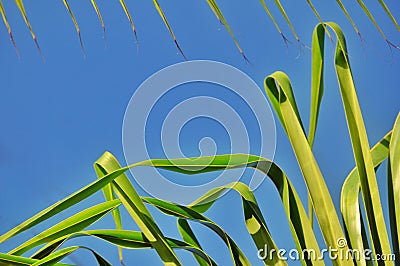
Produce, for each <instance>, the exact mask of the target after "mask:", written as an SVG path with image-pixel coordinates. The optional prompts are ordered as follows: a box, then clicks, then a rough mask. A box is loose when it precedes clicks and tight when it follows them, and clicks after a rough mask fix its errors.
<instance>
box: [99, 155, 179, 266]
mask: <svg viewBox="0 0 400 266" xmlns="http://www.w3.org/2000/svg"><path fill="white" fill-rule="evenodd" d="M95 165H96V167H97V168H98V169H101V171H102V172H103V174H105V175H107V174H109V173H112V172H114V171H118V170H119V169H121V166H120V165H119V163H118V161H117V160H116V159H115V157H114V156H113V155H112V154H111V153H109V152H106V153H104V154H103V155H102V156H101V157H100V158H99V159H98V160H97V161H96V162H95ZM135 165H137V164H135ZM133 166H134V165H132V166H129V167H133ZM112 186H113V190H114V192H115V194H116V195H117V196H118V198H119V199H120V200H121V202H122V204H123V205H124V206H125V208H126V209H127V211H128V213H129V214H130V215H131V216H132V218H133V220H134V221H135V222H136V223H137V225H138V226H139V228H140V229H141V230H142V231H143V233H144V234H145V236H146V237H147V239H149V241H150V242H151V243H152V246H153V247H154V248H155V250H156V251H157V253H158V254H159V256H160V258H161V260H162V261H163V262H164V263H171V264H176V265H181V263H180V261H179V259H178V257H177V256H176V254H175V253H174V251H173V250H172V249H171V247H170V246H169V245H168V243H167V242H166V240H165V237H164V235H163V234H162V232H161V230H160V229H159V227H158V226H157V224H156V222H155V221H154V219H153V218H152V216H151V214H150V212H149V211H148V210H147V208H146V206H145V205H144V203H143V202H142V200H141V199H140V197H139V195H138V194H137V192H136V190H135V189H134V187H133V185H132V183H131V182H130V180H129V179H128V177H127V176H126V175H125V174H121V175H120V176H119V177H117V178H116V179H115V181H113V183H112Z"/></svg>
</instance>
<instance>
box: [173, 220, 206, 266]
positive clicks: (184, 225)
mask: <svg viewBox="0 0 400 266" xmlns="http://www.w3.org/2000/svg"><path fill="white" fill-rule="evenodd" d="M177 223H178V230H179V233H180V234H181V236H182V239H183V240H184V241H185V242H187V243H189V244H191V245H193V246H195V247H197V248H199V249H202V247H201V245H200V242H199V241H198V240H197V238H196V235H195V234H194V232H193V230H192V228H191V227H190V225H189V222H188V221H187V220H185V219H183V218H178V222H177ZM193 256H194V258H195V259H196V261H197V263H198V264H199V265H200V266H206V265H208V263H207V262H205V261H204V260H203V259H202V258H201V257H200V256H198V255H196V254H194V255H193Z"/></svg>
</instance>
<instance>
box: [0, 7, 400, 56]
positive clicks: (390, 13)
mask: <svg viewBox="0 0 400 266" xmlns="http://www.w3.org/2000/svg"><path fill="white" fill-rule="evenodd" d="M62 1H63V3H64V5H65V6H66V8H67V11H68V12H69V14H70V16H71V19H72V21H73V23H74V26H75V29H76V31H77V34H78V38H79V41H80V45H81V48H82V51H83V52H84V49H83V43H82V37H81V34H80V29H79V26H78V21H77V19H76V18H75V16H74V13H73V11H72V9H71V8H70V6H69V4H68V2H67V1H66V0H62ZM331 1H333V0H331ZM335 1H336V3H337V5H338V7H339V10H341V12H343V13H344V14H345V16H346V18H347V19H348V21H349V22H350V23H351V25H352V27H353V28H354V30H355V31H356V33H357V34H358V35H359V36H360V38H361V32H360V30H359V28H358V27H357V25H356V22H357V21H356V20H357V19H356V18H355V17H353V16H351V12H350V11H349V10H348V9H347V8H346V7H345V5H344V3H343V2H342V0H335ZM356 1H357V3H358V4H359V6H360V8H361V9H362V10H363V12H364V14H365V15H366V16H367V17H368V18H369V20H370V21H371V23H372V24H373V25H374V27H375V28H376V29H377V31H378V32H379V34H380V35H381V36H382V38H383V39H384V40H385V41H386V42H387V43H388V44H389V45H390V47H394V48H396V49H399V50H400V47H399V46H398V45H397V44H395V43H394V42H392V41H391V40H390V38H389V37H388V36H387V35H386V33H385V29H384V28H383V27H382V25H380V24H379V21H378V19H377V18H376V17H374V16H373V13H372V12H371V10H370V9H369V8H368V7H367V5H366V4H365V3H364V1H362V0H356ZM119 2H120V4H121V7H122V9H123V11H124V13H125V16H126V17H127V18H128V20H129V23H130V25H131V27H132V31H133V33H134V36H135V39H136V42H137V41H138V38H137V31H136V28H135V25H134V23H133V19H132V16H131V13H130V12H129V10H128V8H127V6H126V4H125V1H124V0H119ZM206 2H207V4H208V6H209V7H210V9H211V11H212V12H213V13H214V15H215V16H216V18H217V19H218V21H219V22H220V23H221V24H223V25H224V27H225V28H226V30H227V32H228V33H229V35H230V36H231V38H232V40H233V42H234V44H235V46H236V47H237V49H238V50H239V52H240V54H242V55H243V57H244V58H245V59H246V57H245V55H244V51H243V49H242V47H241V46H240V44H239V40H238V39H237V37H236V36H235V34H234V31H233V30H232V29H231V27H230V25H229V24H228V22H227V19H226V18H225V16H224V15H223V13H222V10H221V9H220V8H219V6H218V4H217V2H216V1H215V0H206ZM15 3H16V4H17V6H18V8H19V10H20V11H21V15H22V17H23V19H24V21H25V23H26V25H27V27H28V28H29V31H30V33H31V35H32V38H33V40H34V41H35V43H36V45H37V47H38V49H39V51H40V47H39V44H38V41H37V38H36V35H35V34H34V32H33V29H32V26H31V24H30V22H29V20H28V16H27V12H26V11H25V8H24V5H23V1H22V0H15ZM91 3H92V6H93V8H94V10H95V12H96V14H97V16H98V18H99V21H100V23H101V26H102V29H103V32H104V37H105V24H104V21H103V17H102V16H101V13H100V9H99V8H98V6H97V3H96V1H95V0H91ZM260 3H261V7H262V8H263V9H264V10H265V11H266V13H267V14H268V16H269V18H270V19H271V21H272V23H273V24H274V26H275V28H276V29H277V30H278V32H279V34H280V35H281V36H282V38H283V40H284V41H285V43H286V44H287V42H288V38H286V35H285V34H284V32H283V30H282V27H281V25H279V23H278V20H277V19H276V17H275V14H273V12H272V11H271V9H270V8H269V7H268V6H267V4H266V2H265V0H260ZM305 3H306V4H307V5H308V7H309V8H310V9H311V10H312V12H313V14H314V15H315V17H316V18H317V19H318V21H319V22H320V23H321V22H322V21H323V20H325V19H324V17H323V14H321V13H320V12H318V8H317V7H316V6H315V5H314V4H313V3H312V1H311V0H306V1H305ZM153 4H154V7H155V8H156V10H157V12H158V14H159V15H160V17H161V18H162V20H163V22H164V24H165V26H166V28H167V30H168V31H169V33H170V35H171V37H172V39H173V42H174V43H175V45H176V47H177V49H178V51H179V52H180V54H182V56H183V57H184V58H185V59H186V56H185V54H184V52H183V49H182V48H181V46H180V45H179V43H178V40H177V38H176V36H175V33H174V31H173V30H172V27H171V25H170V23H169V21H168V20H167V16H166V15H165V12H164V10H163V9H162V7H161V5H160V3H159V1H158V0H153ZM274 4H275V5H276V7H277V9H278V10H279V12H280V15H282V16H283V18H284V21H285V22H286V24H287V25H288V26H289V29H290V31H291V32H292V34H293V36H294V38H295V39H296V41H297V42H300V36H299V35H298V34H297V32H296V30H295V24H296V21H294V22H292V19H291V18H290V15H289V14H288V13H287V12H286V9H285V8H284V6H283V4H282V3H281V1H280V0H274ZM379 4H380V6H381V7H382V9H383V10H384V12H385V14H386V15H387V16H388V17H389V18H390V21H391V22H392V23H393V25H394V26H395V27H396V28H397V30H398V31H400V26H399V24H398V23H397V20H396V17H395V15H396V14H395V15H393V13H394V12H393V11H392V10H391V9H390V8H389V7H388V6H387V5H386V3H385V2H384V0H379ZM286 5H289V3H287V4H286ZM286 8H287V6H286ZM0 13H1V15H2V18H3V21H4V23H5V26H6V28H7V31H8V33H9V36H10V39H11V42H12V44H13V46H14V47H15V48H16V45H15V42H14V39H13V36H12V33H11V27H10V25H9V22H8V20H7V17H6V11H5V10H4V8H3V5H2V3H1V1H0ZM322 25H324V24H322ZM324 27H325V26H324ZM328 36H329V37H330V35H329V33H328ZM16 49H17V48H16ZM17 53H18V50H17ZM40 53H41V51H40ZM246 60H247V59H246Z"/></svg>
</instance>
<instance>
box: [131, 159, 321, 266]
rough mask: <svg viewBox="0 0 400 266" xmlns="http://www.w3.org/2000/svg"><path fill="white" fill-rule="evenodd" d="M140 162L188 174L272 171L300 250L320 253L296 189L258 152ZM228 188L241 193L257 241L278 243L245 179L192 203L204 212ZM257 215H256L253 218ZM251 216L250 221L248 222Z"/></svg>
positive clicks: (249, 227)
mask: <svg viewBox="0 0 400 266" xmlns="http://www.w3.org/2000/svg"><path fill="white" fill-rule="evenodd" d="M137 165H138V166H139V165H147V166H153V167H157V168H162V169H166V170H170V171H174V172H180V173H185V174H197V173H204V172H210V171H218V170H225V169H234V168H241V167H252V168H255V169H257V170H259V171H261V172H262V173H264V174H266V175H268V176H269V177H270V178H271V180H272V181H273V183H274V185H275V186H276V189H277V191H278V192H279V194H280V196H281V200H282V203H283V206H284V209H285V212H286V215H287V218H288V221H289V225H290V228H291V231H292V234H293V238H294V240H295V243H296V247H297V249H298V251H299V252H302V251H303V250H304V249H313V250H315V252H316V255H318V254H319V247H318V243H317V241H316V239H315V236H314V233H313V230H312V227H311V224H310V222H309V220H308V217H307V214H306V212H305V210H304V207H303V204H302V203H301V201H300V198H299V197H298V195H297V193H296V190H295V189H294V187H293V185H292V184H291V182H290V180H289V179H288V178H287V176H286V175H285V173H284V172H283V171H282V170H281V169H280V168H279V166H277V165H276V164H274V163H273V162H271V161H269V160H267V159H263V158H260V157H258V156H254V155H246V154H229V155H216V156H214V157H208V156H205V157H199V158H184V159H153V160H149V161H144V162H141V163H138V164H137ZM228 189H235V190H236V191H237V192H239V193H240V194H241V196H242V201H243V205H244V208H245V210H244V212H245V218H246V224H247V226H248V230H249V232H252V233H253V234H252V233H251V234H252V236H253V238H255V239H254V240H255V242H256V245H257V246H258V245H262V247H264V244H265V243H266V242H265V241H269V243H270V245H274V244H273V240H272V239H270V236H269V232H268V229H267V226H266V224H265V221H264V219H263V218H262V214H261V211H260V210H259V208H258V205H257V203H256V201H255V198H254V196H253V194H252V192H251V191H250V190H249V189H248V188H247V186H245V185H244V184H242V183H240V184H236V185H234V184H231V185H227V186H225V187H220V188H216V189H213V190H211V191H210V192H208V193H206V194H205V195H204V196H203V197H201V198H200V199H199V200H197V201H196V202H194V203H193V204H191V207H190V208H191V209H192V210H195V211H197V212H200V213H202V212H205V211H206V210H207V209H208V208H210V207H211V206H212V204H213V203H214V202H215V201H216V200H217V199H218V197H219V196H220V195H221V194H223V192H224V191H226V190H228ZM253 217H255V218H254V219H253ZM247 220H249V221H248V222H247ZM257 224H258V226H257ZM258 227H259V228H260V232H258V231H254V228H258ZM254 232H257V234H254ZM260 239H262V240H260ZM304 263H311V261H303V264H304ZM312 263H314V265H319V263H321V262H320V261H317V260H316V261H312Z"/></svg>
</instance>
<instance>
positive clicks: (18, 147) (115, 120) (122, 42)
mask: <svg viewBox="0 0 400 266" xmlns="http://www.w3.org/2000/svg"><path fill="white" fill-rule="evenodd" d="M3 2H4V5H5V9H6V11H7V15H8V18H9V20H10V24H11V26H12V29H13V34H14V37H15V40H16V43H17V46H18V48H19V51H20V53H21V59H20V60H18V58H17V56H16V54H15V51H14V48H13V47H12V45H11V44H10V42H9V40H8V35H7V31H6V29H5V27H4V26H0V38H1V40H2V41H1V42H0V51H1V52H0V53H1V63H0V70H1V73H2V75H1V77H2V82H1V84H2V86H1V87H2V90H1V91H2V96H1V97H0V119H1V125H2V130H1V131H0V171H1V176H2V177H1V182H2V193H1V194H0V208H1V213H0V233H4V232H5V231H7V230H8V229H11V228H12V227H14V226H15V225H17V224H18V223H19V222H22V221H23V220H24V219H26V218H29V217H30V216H32V215H33V214H35V213H37V212H38V211H40V210H42V209H44V208H45V207H47V206H48V205H50V204H51V203H54V202H56V201H58V200H60V199H61V198H63V197H65V196H67V195H69V194H71V193H72V192H74V191H76V190H78V189H79V188H80V187H82V186H84V185H86V184H88V183H90V182H92V181H93V180H95V178H96V176H95V173H94V171H93V168H92V164H93V162H94V161H95V160H96V159H97V158H98V157H99V156H100V155H101V154H102V153H103V152H104V151H106V150H109V151H111V152H112V153H113V154H115V156H116V157H117V158H118V159H119V160H120V162H121V163H124V155H123V149H122V137H121V134H122V122H123V117H124V113H125V109H126V106H127V104H128V102H129V99H130V97H131V96H132V94H133V93H134V91H135V89H136V88H137V87H138V86H139V85H140V84H141V83H142V82H143V81H144V80H145V79H146V78H148V77H149V76H150V75H151V74H153V73H154V72H156V71H158V70H160V69H162V68H164V67H166V66H169V65H171V64H174V63H178V62H182V61H183V58H182V56H181V55H180V54H179V53H178V52H177V49H176V48H175V46H174V44H173V42H172V40H171V38H170V36H169V33H168V31H167V30H166V28H165V26H164V25H163V22H162V20H161V19H160V17H159V16H158V14H157V12H156V10H155V8H154V6H153V5H152V2H151V1H140V2H139V1H135V2H131V1H128V3H127V5H128V8H129V9H130V11H131V13H132V16H133V19H134V22H135V25H136V27H137V31H138V38H139V45H136V44H135V39H134V37H133V34H132V31H131V28H130V25H129V23H128V21H127V19H126V17H125V16H124V14H123V11H122V9H121V7H120V6H119V3H118V1H107V2H100V1H99V3H98V4H99V8H100V10H101V11H102V15H103V18H104V21H105V23H106V30H107V43H106V47H105V42H104V41H103V39H102V31H101V27H100V24H99V23H98V20H97V17H96V14H95V12H94V11H93V10H92V8H91V5H90V1H70V5H71V7H72V8H73V10H74V11H75V15H76V17H77V19H78V22H79V23H80V27H81V31H82V38H83V42H84V45H85V49H86V52H87V58H86V59H84V58H83V55H82V52H81V50H80V46H79V41H78V38H77V37H76V32H75V29H74V27H73V24H72V21H71V20H70V17H69V15H68V13H67V11H66V10H65V8H64V7H63V4H62V1H45V0H36V1H25V2H26V3H25V5H26V9H27V10H28V15H29V18H30V21H31V23H32V26H33V28H34V30H35V33H36V35H37V36H38V40H39V43H40V45H41V48H42V50H43V53H44V55H45V57H46V60H45V62H43V60H42V59H41V58H40V55H39V53H38V52H37V50H36V48H35V45H34V43H33V42H32V40H31V38H30V35H29V32H28V30H27V28H26V27H25V26H24V23H23V20H22V18H21V17H20V15H19V14H18V10H17V8H16V6H15V5H14V3H13V2H12V1H3ZM292 2H295V3H290V4H289V3H284V4H285V7H287V12H288V14H289V16H290V17H291V19H292V21H293V22H294V24H295V27H296V30H297V32H298V34H299V36H300V38H301V41H302V42H303V43H304V44H306V45H309V46H310V45H311V34H312V31H313V28H314V26H315V24H316V23H317V19H316V18H315V17H314V16H313V15H312V12H311V10H310V9H309V8H308V6H307V4H306V3H305V1H292ZM388 2H389V1H388ZM219 3H220V7H221V10H222V11H223V13H224V15H225V16H226V18H227V20H228V22H229V23H230V25H231V27H232V30H233V31H234V32H235V34H236V36H237V38H238V40H239V42H240V44H241V45H242V48H243V50H244V52H245V54H246V56H247V57H248V58H249V60H250V62H251V63H250V64H249V63H246V62H245V61H244V60H243V58H242V57H241V55H240V54H239V53H238V51H237V49H236V47H235V45H234V43H233V42H232V40H231V38H230V36H229V34H228V33H227V32H226V30H225V29H224V28H223V27H222V26H221V25H220V24H218V22H217V21H216V19H215V17H214V15H213V13H212V12H211V11H210V9H209V7H208V6H207V4H206V2H205V1H198V2H196V3H194V2H189V1H183V0H179V1H175V2H174V3H167V2H166V1H160V4H161V5H162V7H163V8H164V11H165V13H166V15H167V17H168V19H169V20H170V23H171V25H172V27H173V29H174V31H175V34H176V36H177V38H178V41H179V42H180V45H181V47H182V49H183V51H184V52H185V54H186V56H187V57H188V58H189V59H191V60H194V59H208V60H215V61H220V62H224V63H227V64H230V65H232V66H234V67H236V68H238V69H240V70H242V71H243V72H245V73H246V74H248V75H249V76H250V77H251V78H252V79H253V80H254V81H255V82H256V83H257V84H258V85H259V86H260V87H261V88H262V83H263V79H264V78H265V76H267V75H269V74H271V73H272V72H274V71H276V70H283V71H285V72H286V73H287V74H288V75H289V76H290V78H291V80H292V83H293V87H294V92H295V95H296V99H297V102H298V105H299V108H300V112H301V115H302V117H303V119H304V122H305V124H306V125H307V124H308V112H309V110H308V108H309V107H308V106H309V97H310V95H309V91H310V89H309V88H310V76H311V71H310V64H311V60H310V57H311V54H310V51H309V50H308V49H307V48H302V49H301V53H300V56H299V49H298V47H297V45H296V44H289V46H288V48H286V46H285V45H284V43H283V41H282V39H281V37H280V36H279V34H278V33H277V32H276V30H275V28H274V27H273V24H272V23H271V21H270V20H269V18H268V17H267V15H266V14H265V12H264V11H263V9H262V8H261V6H260V5H259V2H258V1H246V3H244V1H227V0H221V1H219ZM316 4H318V3H316ZM368 4H370V5H371V10H373V11H374V14H375V17H376V18H377V19H378V20H379V22H380V23H381V25H383V28H384V29H385V31H386V33H387V36H389V37H390V38H391V40H392V41H393V42H395V43H400V38H399V34H398V32H396V29H395V27H394V26H393V25H392V24H391V23H390V21H389V19H388V18H387V17H386V16H385V14H384V13H383V11H382V10H381V9H380V8H379V6H378V4H377V3H368ZM388 4H389V6H391V7H392V10H393V13H394V15H395V16H397V18H398V15H399V14H400V9H399V7H396V6H395V5H394V3H388ZM317 7H318V8H319V10H320V13H321V14H322V15H323V18H324V19H325V20H333V21H335V22H337V23H339V24H340V26H341V27H342V28H343V31H344V32H345V34H346V37H347V42H348V48H349V52H350V60H351V65H352V71H353V74H354V79H355V84H356V88H357V92H358V96H359V101H360V105H361V109H362V111H363V116H364V120H365V124H366V127H367V132H368V134H369V139H370V144H371V145H373V144H374V143H375V142H376V141H378V140H379V139H380V138H381V137H382V136H383V135H384V134H386V133H387V132H388V131H389V130H390V129H391V127H392V125H393V123H394V119H395V117H396V116H397V113H398V111H399V107H400V105H399V100H398V99H399V87H398V86H399V85H398V84H400V76H399V75H398V73H399V69H400V68H399V66H400V51H396V50H393V54H391V53H390V50H389V48H388V46H387V45H386V43H385V42H384V40H383V39H382V38H381V37H380V35H379V33H378V32H377V30H376V29H375V28H373V25H372V24H371V23H370V22H369V21H368V18H367V17H366V16H365V15H364V14H363V13H362V11H361V9H360V8H359V7H357V6H356V3H349V10H350V11H351V13H352V15H353V16H354V17H355V18H357V22H358V26H359V28H360V31H361V33H362V34H363V37H364V41H363V42H361V41H360V39H359V38H358V36H357V35H356V34H355V32H354V30H353V29H352V27H351V25H350V23H349V22H348V21H347V20H346V19H345V17H344V15H343V14H342V13H341V12H340V10H339V8H338V7H337V6H336V3H335V1H324V5H322V4H319V6H317ZM271 9H272V10H273V12H274V14H276V16H277V19H278V21H279V22H280V24H281V25H282V28H283V29H284V32H285V34H286V36H287V37H288V38H289V39H290V40H292V41H293V40H294V38H293V36H292V35H291V33H290V30H289V29H288V27H287V26H286V25H285V23H284V21H283V19H282V18H281V17H280V16H279V12H278V10H277V9H276V8H275V7H274V6H273V5H272V4H271ZM326 46H327V60H326V61H327V65H326V66H327V67H326V74H325V77H326V80H325V82H326V88H325V95H324V100H323V105H322V108H321V116H320V118H321V119H320V123H319V125H318V130H317V137H316V143H315V156H316V158H317V161H318V162H319V163H320V167H321V169H322V172H323V174H324V175H325V178H326V182H327V184H328V186H329V188H330V191H331V192H332V197H333V199H334V202H335V204H336V206H337V209H338V206H339V204H338V203H339V196H340V189H341V184H342V182H343V180H344V178H345V176H346V175H347V174H348V173H349V171H350V170H351V169H352V167H353V166H354V161H353V157H352V152H351V145H350V141H349V137H348V133H347V127H346V121H345V117H344V113H343V107H342V103H341V100H340V93H339V90H338V86H337V81H336V79H335V73H334V69H333V65H332V57H333V44H331V43H329V42H327V45H326ZM220 96H223V94H222V93H221V95H220ZM198 122H199V123H200V122H201V121H198ZM199 127H201V125H198V126H196V125H194V126H193V128H192V129H190V128H187V129H185V132H186V133H185V132H183V135H184V134H187V135H188V136H191V135H193V134H195V133H196V134H198V135H199V131H198V130H196V128H197V129H198V128H199ZM190 130H192V132H191V131H190ZM211 133H213V134H215V135H216V136H215V138H216V139H218V140H219V138H221V141H218V142H217V143H218V144H219V145H220V146H218V149H219V151H225V150H226V149H227V146H226V145H227V144H226V140H224V134H225V133H224V132H223V131H222V130H221V132H219V131H218V132H211ZM209 134H210V132H204V135H205V136H208V135H209ZM198 137H199V138H201V137H202V136H198ZM183 138H184V136H183ZM187 138H188V141H183V144H182V145H183V146H184V150H185V151H186V152H187V153H188V154H193V155H196V151H197V143H196V142H194V143H193V141H191V140H190V138H189V137H187ZM184 144H185V145H186V146H185V145H184ZM188 145H189V146H188ZM191 145H193V146H191ZM274 160H275V161H276V162H277V163H278V164H279V165H280V166H281V167H282V168H283V170H284V171H285V172H286V174H287V175H288V176H289V178H290V179H291V180H292V182H293V183H294V185H295V187H296V188H297V191H298V193H299V194H300V195H301V197H302V199H304V202H305V200H306V190H305V186H304V182H303V180H302V176H301V173H300V171H299V169H298V166H297V163H296V160H295V157H294V155H293V152H292V149H291V147H290V144H289V142H288V140H287V138H286V136H285V134H284V132H283V131H282V128H281V127H280V125H279V124H278V123H277V149H276V154H275V158H274ZM378 178H379V184H380V188H381V189H382V191H383V193H382V195H383V196H385V195H386V181H385V175H384V171H380V172H379V174H378ZM136 187H137V189H138V191H139V193H140V194H144V192H143V191H142V190H141V189H140V188H139V187H138V186H136ZM255 194H256V196H257V199H258V202H259V203H260V205H261V208H262V210H263V212H264V216H265V219H266V221H267V224H268V226H269V227H270V229H271V232H272V235H273V237H274V238H275V240H276V242H277V245H278V246H279V247H282V248H293V247H294V243H293V241H292V240H291V235H290V231H289V227H288V225H287V222H286V218H285V214H284V212H283V210H282V208H281V206H280V203H279V198H278V194H277V193H276V191H275V190H274V188H273V187H272V184H271V183H270V182H269V181H265V182H264V183H263V185H262V186H261V187H260V188H259V189H258V190H256V192H255ZM101 200H102V195H101V193H98V194H96V195H95V196H93V197H91V198H90V199H88V200H87V201H85V202H84V203H82V204H80V205H79V206H77V207H76V208H75V209H73V210H77V209H83V208H85V207H88V206H90V205H91V204H94V203H96V202H100V201H101ZM383 202H384V204H386V202H385V200H383ZM73 210H70V211H66V212H64V213H62V214H60V215H59V216H58V217H55V218H54V219H51V220H50V221H49V222H46V223H45V224H44V225H43V226H38V228H34V229H33V230H32V232H38V231H40V228H44V226H45V225H50V224H54V223H55V222H56V221H59V220H62V219H64V218H66V217H68V215H70V214H71V213H73ZM152 213H154V216H155V218H156V219H157V221H158V222H159V223H160V224H161V225H162V229H163V231H164V232H165V234H166V235H168V236H172V237H178V232H177V230H176V228H175V220H174V219H172V218H169V217H165V216H164V215H162V214H159V213H158V212H157V211H156V210H153V209H152ZM207 215H208V216H209V217H210V218H212V219H213V220H215V221H216V222H218V223H219V224H220V225H221V226H222V227H223V228H225V229H226V231H227V232H228V233H229V234H230V235H231V236H232V237H233V238H234V239H235V241H236V242H237V243H238V245H239V246H240V247H241V248H242V249H243V251H244V252H245V253H246V255H248V258H249V259H250V261H251V262H252V263H254V265H260V264H261V262H260V261H259V260H258V259H257V256H256V255H257V254H256V248H255V246H254V244H253V243H252V240H251V238H250V236H249V235H248V234H247V231H246V228H245V226H244V221H243V214H242V211H241V202H240V198H239V197H238V195H236V194H235V193H234V192H231V193H228V195H226V196H225V197H224V198H222V199H221V201H220V202H218V203H217V204H216V205H215V206H214V207H213V208H212V209H211V210H210V211H209V212H208V213H207ZM123 216H124V218H125V221H124V226H125V228H130V229H136V228H137V227H136V225H134V223H133V221H132V220H130V217H129V216H128V215H127V214H126V213H123ZM111 226H112V220H111V219H110V218H106V219H105V220H104V221H101V222H100V223H99V224H98V225H96V227H98V228H101V227H103V228H104V227H111ZM194 229H195V230H196V232H198V236H199V239H200V241H202V243H203V246H205V249H206V251H207V252H209V254H210V255H211V256H213V257H214V258H215V260H216V261H217V262H218V263H220V264H221V265H228V264H229V263H230V258H229V253H228V251H227V250H226V248H224V246H223V244H222V242H221V240H220V239H218V238H217V237H216V236H214V235H213V234H212V233H210V232H209V231H207V230H205V229H203V228H202V227H201V226H198V225H194ZM29 236H31V233H30V232H27V233H25V234H23V235H21V236H20V237H17V238H16V240H15V241H10V242H6V243H4V244H1V245H0V251H2V252H4V251H8V250H9V249H10V248H12V247H13V246H15V244H17V243H18V241H22V240H23V239H26V238H28V237H29ZM320 239H321V238H320ZM84 241H87V243H88V244H90V245H92V247H94V248H95V249H96V250H98V251H100V252H103V253H104V254H105V256H106V257H107V259H109V261H110V262H111V263H112V264H113V265H116V264H117V261H118V257H117V252H116V249H114V248H110V246H109V245H107V244H104V243H101V242H99V241H91V240H84ZM321 241H322V239H321ZM75 243H76V242H75ZM85 243H86V242H85ZM321 243H322V242H321ZM124 254H125V262H126V263H127V265H132V263H133V262H134V261H135V262H137V261H139V263H138V264H140V265H160V264H161V261H160V260H159V259H158V257H157V255H156V253H155V252H154V251H151V250H147V251H139V250H134V251H126V252H125V253H124ZM178 254H179V256H180V257H182V260H183V261H184V262H185V264H188V265H190V264H193V263H194V260H193V259H192V258H191V256H190V255H188V254H186V253H184V252H178ZM86 255H87V254H86V253H85V252H84V251H82V252H78V253H76V254H74V255H73V256H72V258H73V260H74V261H75V262H76V263H78V264H84V265H92V264H93V263H94V261H93V259H92V258H88V256H86ZM293 264H296V263H294V262H293ZM297 264H299V263H297Z"/></svg>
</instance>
